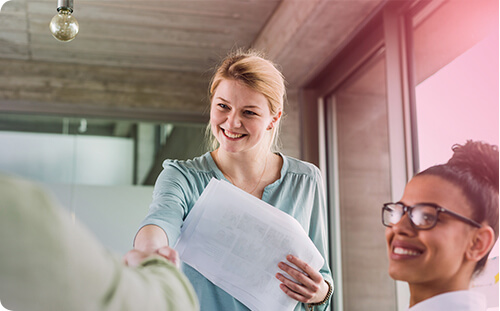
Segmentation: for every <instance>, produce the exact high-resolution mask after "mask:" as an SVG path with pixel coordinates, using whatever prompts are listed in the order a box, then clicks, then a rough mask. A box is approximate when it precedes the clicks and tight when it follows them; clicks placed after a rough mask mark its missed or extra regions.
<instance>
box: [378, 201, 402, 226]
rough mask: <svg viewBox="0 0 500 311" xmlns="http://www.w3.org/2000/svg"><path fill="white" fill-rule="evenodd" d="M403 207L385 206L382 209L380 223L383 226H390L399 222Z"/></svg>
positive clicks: (396, 205)
mask: <svg viewBox="0 0 500 311" xmlns="http://www.w3.org/2000/svg"><path fill="white" fill-rule="evenodd" d="M402 215H403V206H401V205H399V204H386V205H384V207H383V208H382V221H383V223H384V226H388V227H390V226H392V225H395V224H397V223H398V222H399V221H400V220H401V216H402Z"/></svg>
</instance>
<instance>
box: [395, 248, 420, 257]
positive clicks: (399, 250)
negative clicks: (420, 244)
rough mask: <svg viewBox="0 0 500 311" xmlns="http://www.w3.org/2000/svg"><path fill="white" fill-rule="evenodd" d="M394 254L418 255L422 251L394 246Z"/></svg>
mask: <svg viewBox="0 0 500 311" xmlns="http://www.w3.org/2000/svg"><path fill="white" fill-rule="evenodd" d="M394 254H397V255H409V256H417V255H420V252H417V251H414V250H410V249H406V248H401V247H395V248H394Z"/></svg>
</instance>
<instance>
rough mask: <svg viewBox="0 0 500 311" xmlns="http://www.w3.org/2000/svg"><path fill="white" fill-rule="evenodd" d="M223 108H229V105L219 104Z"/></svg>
mask: <svg viewBox="0 0 500 311" xmlns="http://www.w3.org/2000/svg"><path fill="white" fill-rule="evenodd" d="M217 106H219V107H220V108H222V109H229V107H228V106H227V105H226V104H217Z"/></svg>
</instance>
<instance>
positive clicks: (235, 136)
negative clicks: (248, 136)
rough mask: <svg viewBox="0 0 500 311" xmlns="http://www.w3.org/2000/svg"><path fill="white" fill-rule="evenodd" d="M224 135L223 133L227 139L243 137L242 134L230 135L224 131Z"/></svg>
mask: <svg viewBox="0 0 500 311" xmlns="http://www.w3.org/2000/svg"><path fill="white" fill-rule="evenodd" d="M224 133H225V134H226V136H227V137H229V138H240V137H242V136H243V134H233V133H230V132H227V131H225V132H224Z"/></svg>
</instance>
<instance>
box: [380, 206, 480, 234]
mask: <svg viewBox="0 0 500 311" xmlns="http://www.w3.org/2000/svg"><path fill="white" fill-rule="evenodd" d="M405 213H408V218H409V219H410V223H411V225H412V226H413V228H415V229H418V230H429V229H432V228H434V227H435V226H436V224H437V221H438V218H439V214H440V213H443V214H448V215H451V216H453V217H455V218H456V219H458V220H460V221H463V222H465V223H467V224H469V225H471V226H474V227H477V228H481V225H480V224H479V223H477V222H475V221H474V220H472V219H469V218H466V217H464V216H462V215H459V214H457V213H455V212H452V211H450V210H447V209H445V208H443V207H441V206H439V205H437V204H433V203H418V204H415V205H413V206H406V205H404V204H403V203H401V202H398V203H385V204H384V206H383V207H382V224H384V226H386V227H392V226H393V225H395V224H397V223H398V222H399V221H400V220H401V218H403V215H404V214H405Z"/></svg>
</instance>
